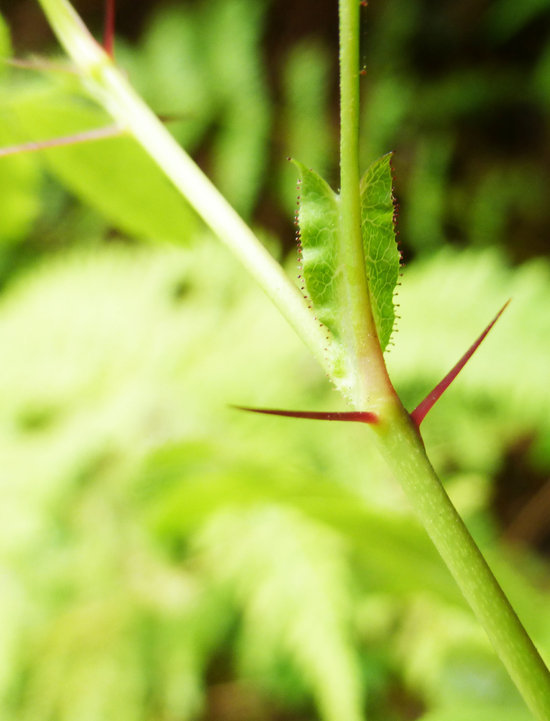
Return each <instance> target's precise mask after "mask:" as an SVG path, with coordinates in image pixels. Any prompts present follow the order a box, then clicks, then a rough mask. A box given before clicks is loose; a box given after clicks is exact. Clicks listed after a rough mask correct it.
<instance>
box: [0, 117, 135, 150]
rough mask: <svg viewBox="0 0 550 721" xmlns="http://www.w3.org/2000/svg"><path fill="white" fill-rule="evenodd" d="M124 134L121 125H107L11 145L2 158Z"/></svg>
mask: <svg viewBox="0 0 550 721" xmlns="http://www.w3.org/2000/svg"><path fill="white" fill-rule="evenodd" d="M123 133H124V130H123V129H122V128H121V127H120V125H106V126H105V127H103V128H94V129H93V130H85V131H83V132H82V133H74V134H73V135H64V136H62V137H60V138H50V140H33V141H31V142H30V143H20V144H19V145H10V146H8V147H6V148H0V158H5V157H6V156H8V155H18V154H19V153H31V152H34V151H36V150H48V149H49V148H59V147H61V146H64V145H76V144H77V143H88V142H90V141H91V140H104V139H105V138H114V137H116V136H117V135H122V134H123Z"/></svg>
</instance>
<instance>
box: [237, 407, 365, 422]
mask: <svg viewBox="0 0 550 721" xmlns="http://www.w3.org/2000/svg"><path fill="white" fill-rule="evenodd" d="M233 408H237V409H238V410H240V411H250V412H251V413H265V414H266V415H270V416H285V417H287V418H308V419H310V420H316V421H348V422H350V421H351V422H356V423H371V424H372V423H378V416H377V415H376V413H370V412H369V411H344V412H338V411H335V412H330V411H329V412H324V411H322V412H317V411H280V410H275V409H272V408H249V407H247V406H233Z"/></svg>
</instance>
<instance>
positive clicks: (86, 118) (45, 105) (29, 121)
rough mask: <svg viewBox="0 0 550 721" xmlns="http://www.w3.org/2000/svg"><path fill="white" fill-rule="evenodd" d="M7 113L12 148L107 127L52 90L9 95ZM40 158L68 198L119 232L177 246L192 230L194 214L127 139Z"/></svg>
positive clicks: (84, 103)
mask: <svg viewBox="0 0 550 721" xmlns="http://www.w3.org/2000/svg"><path fill="white" fill-rule="evenodd" d="M6 111H7V112H6V120H5V122H6V125H8V127H10V128H11V129H12V134H13V131H14V130H15V129H17V133H18V135H17V142H25V141H29V140H48V139H50V138H56V137H60V136H68V135H71V134H74V133H81V132H83V131H86V130H92V129H96V128H101V127H104V126H107V125H109V124H110V123H111V122H112V121H111V120H110V118H109V117H108V116H107V115H106V114H105V113H104V112H103V111H101V110H99V109H98V108H97V107H95V106H94V105H93V104H92V103H90V102H89V101H88V100H87V99H86V98H84V97H82V96H78V95H75V94H72V93H70V92H67V91H66V90H65V89H63V88H54V87H41V88H39V89H32V90H29V91H26V92H19V93H17V92H14V93H12V94H11V97H10V99H9V102H8V104H7V107H6ZM40 155H41V158H44V159H45V161H46V163H47V167H48V169H49V170H50V171H51V172H52V173H53V174H54V176H55V177H56V178H57V179H58V180H59V181H60V182H61V183H62V184H63V185H64V186H65V187H66V188H67V189H68V190H69V191H70V192H72V193H74V194H75V195H76V196H78V197H79V198H80V199H82V200H83V201H84V202H86V203H89V204H90V205H91V206H92V207H94V208H95V209H96V210H98V211H99V212H100V213H102V214H103V215H104V216H105V217H106V218H107V219H108V220H109V222H111V223H112V224H113V226H114V227H116V228H118V229H119V230H121V231H122V232H125V233H128V234H131V235H134V236H138V237H139V238H146V239H154V240H165V241H171V242H175V243H181V242H182V241H183V242H185V241H187V240H189V238H190V235H191V234H192V232H193V231H195V230H196V228H197V219H196V216H195V214H194V213H193V212H192V211H191V209H190V208H189V206H188V205H187V204H186V203H185V201H184V200H183V199H182V198H181V196H180V195H179V193H177V192H176V190H175V189H174V188H173V186H172V185H171V184H170V182H169V181H168V180H167V179H166V178H165V177H164V175H163V174H162V173H161V171H160V170H159V169H158V168H157V167H156V166H155V164H154V163H153V161H152V160H150V158H149V157H148V156H147V155H146V153H145V151H144V150H142V149H141V148H140V147H139V146H138V145H137V143H136V142H135V141H134V140H132V139H131V138H128V137H115V138H109V139H106V140H99V141H94V142H86V143H80V144H77V145H69V146H66V147H57V148H53V149H51V150H47V151H41V154H40ZM22 157H23V156H22Z"/></svg>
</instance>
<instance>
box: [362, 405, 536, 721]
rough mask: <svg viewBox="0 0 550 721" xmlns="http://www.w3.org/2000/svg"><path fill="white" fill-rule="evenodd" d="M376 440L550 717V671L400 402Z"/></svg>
mask: <svg viewBox="0 0 550 721" xmlns="http://www.w3.org/2000/svg"><path fill="white" fill-rule="evenodd" d="M374 428H375V430H376V433H377V439H378V445H379V448H380V450H381V452H382V454H383V455H384V456H385V458H386V461H387V463H388V465H389V466H390V467H391V469H392V471H393V473H394V475H395V477H396V479H397V480H398V481H399V482H400V483H401V485H402V487H403V489H404V491H405V493H406V495H407V496H408V498H409V501H410V503H411V505H412V506H413V507H414V510H415V512H416V514H417V515H418V517H419V519H420V521H421V522H422V524H423V525H424V528H425V529H426V531H427V533H428V535H429V536H430V538H431V539H432V541H433V543H434V545H435V547H436V548H437V550H438V552H439V553H440V555H441V557H442V558H443V560H444V562H445V564H446V565H447V567H448V568H449V570H450V571H451V573H452V575H453V577H454V578H455V580H456V582H457V584H458V586H459V588H460V590H461V591H462V593H463V595H464V597H465V598H466V600H467V601H468V603H469V604H470V606H471V608H472V610H473V611H474V613H475V614H476V616H477V618H478V620H479V622H480V623H481V625H482V626H483V627H484V629H485V631H486V633H487V635H488V637H489V639H490V641H491V643H492V644H493V647H494V648H495V651H496V652H497V654H498V656H499V657H500V659H501V661H502V662H503V663H504V665H505V666H506V668H507V670H508V673H509V674H510V676H511V678H512V680H513V681H514V683H515V684H516V686H517V688H518V690H519V691H520V693H521V695H522V696H523V698H524V700H525V702H526V704H527V705H528V706H529V708H530V709H531V711H532V712H533V714H534V716H535V717H536V718H537V719H539V721H550V673H549V671H548V669H547V667H546V666H545V664H544V661H543V660H542V658H541V657H540V655H539V653H538V651H537V649H536V648H535V646H534V645H533V642H532V641H531V639H530V638H529V636H528V634H527V632H526V631H525V629H524V627H523V626H522V624H521V622H520V620H519V618H518V617H517V615H516V613H515V612H514V610H513V608H512V606H511V605H510V602H509V601H508V599H507V597H506V596H505V594H504V592H503V591H502V589H501V587H500V585H499V584H498V581H497V580H496V578H495V577H494V575H493V573H492V571H491V570H490V568H489V566H488V565H487V562H486V561H485V559H484V557H483V555H482V554H481V551H480V550H479V548H478V547H477V545H476V543H475V541H474V540H473V538H472V536H471V535H470V533H469V531H468V529H467V528H466V526H465V525H464V522H463V521H462V519H461V517H460V516H459V514H458V513H457V511H456V509H455V508H454V506H453V504H452V502H451V500H450V498H449V496H448V495H447V493H446V491H445V489H444V488H443V486H442V484H441V482H440V480H439V478H438V477H437V475H436V473H435V471H434V469H433V467H432V465H431V464H430V461H429V460H428V457H427V456H426V452H425V449H424V444H423V443H422V440H421V438H420V435H419V433H418V430H417V428H416V426H414V424H413V423H412V422H411V420H410V418H409V416H408V414H407V413H406V412H404V411H403V409H402V408H400V407H399V406H398V405H397V404H396V406H395V408H394V412H393V413H392V414H388V415H387V416H386V417H385V419H384V422H383V423H382V424H379V425H378V426H374Z"/></svg>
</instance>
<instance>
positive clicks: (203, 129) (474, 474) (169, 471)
mask: <svg viewBox="0 0 550 721" xmlns="http://www.w3.org/2000/svg"><path fill="white" fill-rule="evenodd" d="M77 7H78V9H79V10H80V11H81V12H82V15H83V17H84V19H85V20H86V22H87V23H89V24H90V27H91V28H92V30H93V31H94V33H96V34H97V35H98V36H99V35H100V34H101V15H102V3H100V2H92V0H90V1H89V2H82V3H78V4H77ZM2 13H3V17H4V19H5V21H6V24H4V23H3V22H2V23H0V54H1V55H3V56H5V57H12V56H13V55H14V54H16V55H17V56H18V57H28V56H29V55H30V54H32V53H34V54H40V55H41V56H48V57H51V58H52V59H55V62H56V63H59V62H60V61H61V57H60V56H59V53H58V51H56V50H55V45H54V43H53V39H52V37H51V34H49V31H48V30H47V26H46V24H45V21H44V20H43V19H42V18H41V16H40V14H39V10H38V7H37V5H36V6H35V5H34V4H32V3H25V2H21V1H20V0H19V1H16V2H7V1H6V2H3V4H2ZM363 13H364V17H363V20H364V23H365V25H364V31H363V33H362V47H363V50H362V58H363V61H364V63H365V65H366V68H367V74H366V76H365V77H364V78H363V79H362V81H361V82H362V88H363V108H362V133H361V135H362V163H363V168H364V167H366V165H367V164H368V163H369V162H371V161H372V160H373V159H375V158H376V157H378V156H380V155H382V154H383V153H385V152H388V151H390V150H394V151H395V156H394V158H395V159H394V166H395V185H396V195H397V198H398V201H399V204H400V215H399V230H400V239H401V242H402V248H403V250H404V257H405V262H406V268H405V272H404V276H403V278H402V286H401V287H400V292H399V297H398V303H399V304H400V307H399V309H398V313H399V315H400V316H401V319H400V321H399V325H398V332H397V333H396V334H394V336H393V343H394V346H392V347H391V350H390V352H389V353H388V354H387V358H388V365H389V367H390V370H391V373H392V378H393V379H394V382H395V385H396V387H397V388H398V390H399V392H400V393H401V394H402V397H403V399H404V401H405V404H406V406H407V407H408V408H413V407H414V406H415V405H416V403H418V402H419V401H420V400H421V399H422V397H423V395H424V394H425V393H426V392H427V391H428V390H429V389H430V388H431V387H432V386H433V385H434V384H435V383H436V382H437V381H438V380H439V379H440V378H441V376H442V375H443V374H444V373H446V371H447V370H448V369H449V368H450V367H451V366H452V365H453V363H454V362H455V361H456V360H457V358H458V357H459V356H460V355H461V354H462V353H463V352H464V351H465V350H466V348H467V347H468V346H469V345H470V343H471V342H472V341H473V340H474V338H475V337H476V336H477V335H478V334H479V332H480V331H481V330H482V329H483V328H484V327H485V325H486V324H487V323H488V322H489V320H490V319H491V318H492V317H493V316H494V314H495V313H496V311H497V310H498V308H499V307H500V306H501V305H502V304H503V302H504V301H505V300H506V299H507V298H509V297H511V298H512V303H511V305H510V307H509V309H508V310H507V311H506V313H505V314H504V316H503V317H502V319H501V320H500V321H499V323H498V325H497V327H496V328H495V329H494V330H493V331H492V333H491V336H490V337H489V338H488V339H487V340H486V341H485V342H484V344H483V346H482V348H481V349H480V350H479V352H478V354H477V355H476V357H475V358H474V359H473V360H472V361H471V363H470V364H469V366H468V367H467V368H466V369H465V370H464V371H463V373H462V374H461V376H460V378H459V379H458V380H457V381H456V384H455V385H453V387H452V389H451V390H449V391H448V393H447V394H446V395H445V397H444V398H443V399H442V400H441V401H440V402H439V403H438V405H437V406H436V407H435V408H434V410H433V411H432V412H431V414H430V416H429V417H428V418H427V420H426V421H425V423H424V424H423V435H424V438H425V441H426V446H427V448H428V452H429V455H430V457H431V458H432V460H433V462H434V465H435V466H436V468H437V470H438V471H439V472H440V474H441V476H442V478H443V479H444V481H445V484H446V487H447V489H448V491H449V493H450V495H451V497H452V499H453V501H454V502H455V504H456V505H457V507H458V508H459V510H460V511H461V513H462V514H463V516H464V518H465V520H466V522H467V524H468V526H469V528H470V529H471V531H472V533H473V534H474V536H475V538H476V539H477V540H478V542H479V543H480V545H481V547H482V549H483V551H484V552H485V553H486V555H487V556H488V558H489V560H490V562H491V565H492V566H493V568H494V569H495V572H496V574H497V576H498V578H499V579H500V580H501V581H502V584H503V586H504V588H505V590H506V592H507V593H508V594H509V595H510V597H511V599H512V602H513V604H514V605H515V607H516V608H517V610H518V612H519V614H520V616H521V617H522V619H523V620H524V622H525V624H526V626H527V628H528V630H529V631H530V632H531V633H532V635H533V638H534V639H535V641H536V643H537V644H538V645H539V647H540V649H541V651H542V653H543V655H545V657H546V658H547V659H548V658H550V613H549V611H548V608H549V600H550V594H549V590H548V589H549V584H550V572H549V567H548V554H549V552H550V531H549V528H550V525H549V519H550V413H549V411H548V408H549V406H550V340H549V339H550V263H549V258H548V249H549V245H548V236H547V232H548V231H547V228H548V227H549V215H550V203H549V202H548V198H549V197H550V182H549V180H550V179H549V173H550V171H549V164H548V159H549V157H550V134H549V131H550V124H549V122H548V121H549V118H548V115H549V112H550V5H549V3H548V2H546V0H524V2H523V3H521V4H518V3H517V2H511V0H498V1H497V0H493V1H489V0H485V1H481V0H476V2H462V3H456V2H451V1H450V0H449V1H447V2H444V1H442V0H439V2H431V1H428V0H417V1H413V2H411V0H371V4H370V7H369V8H368V10H367V11H366V13H365V11H363ZM117 14H118V25H119V28H120V38H119V40H118V42H117V46H116V57H117V60H118V62H119V64H120V65H121V67H123V68H124V69H125V70H126V72H127V73H128V75H129V77H130V79H131V80H132V82H133V83H134V84H135V86H136V87H137V88H138V89H139V90H140V91H141V92H142V93H143V95H144V97H145V98H146V99H147V100H148V101H149V103H150V104H151V106H152V107H153V108H154V109H155V110H156V111H157V112H158V113H160V114H165V115H169V116H171V118H172V122H170V124H169V127H170V129H171V130H172V131H173V132H174V134H175V135H176V137H177V138H178V140H179V141H180V142H181V143H182V144H183V145H184V147H185V148H186V149H188V150H189V152H190V153H191V154H192V155H193V157H194V158H195V159H196V160H197V162H198V163H199V164H200V165H201V167H203V168H204V169H205V170H206V171H207V172H208V174H209V175H210V176H211V177H212V178H213V179H214V180H215V182H216V184H217V185H218V186H219V187H220V188H221V189H222V191H223V192H224V193H225V194H226V196H227V197H228V199H229V200H230V201H231V203H232V204H233V205H234V206H235V207H236V208H237V209H238V210H239V212H240V213H241V214H242V215H243V216H244V217H245V218H246V219H247V221H248V222H250V223H251V224H252V226H253V227H254V229H255V230H257V232H258V233H259V234H260V237H261V238H262V240H264V241H265V243H266V245H268V247H269V248H270V250H271V251H272V252H273V253H274V254H275V255H276V256H277V257H278V258H280V259H281V260H282V261H283V262H284V263H285V264H286V266H287V268H288V272H289V275H290V276H291V277H296V275H297V272H298V271H297V258H296V249H295V244H294V243H295V238H294V236H295V228H294V225H293V220H294V214H295V212H296V170H295V168H294V166H293V165H292V164H289V163H288V162H287V161H286V157H287V156H292V157H295V158H297V159H299V160H300V161H301V162H303V163H304V164H305V165H306V166H308V167H312V168H314V169H315V170H316V171H317V172H319V173H321V174H322V175H323V176H324V177H326V178H327V179H329V180H330V181H331V183H332V185H333V187H334V188H335V189H337V185H338V179H337V148H338V126H337V100H338V97H337V65H336V63H337V8H336V3H332V4H329V3H327V4H326V7H325V6H324V4H322V3H318V2H313V0H304V1H303V2H302V1H299V2H294V3H291V2H290V1H288V2H287V0H281V1H280V2H277V1H276V0H273V1H272V2H268V1H267V0H265V1H264V0H210V2H201V1H199V0H197V1H196V2H179V3H172V4H164V3H146V2H143V3H140V4H139V5H136V4H135V3H132V2H130V1H129V0H128V2H121V3H120V6H119V7H118V10H117ZM8 27H9V30H8ZM10 36H11V41H10ZM10 43H11V45H10ZM56 53H57V54H56ZM0 73H1V75H0V144H1V145H2V146H7V145H11V144H14V143H19V142H24V141H26V140H31V139H34V140H38V139H45V138H50V137H54V136H56V135H63V134H69V133H71V132H76V131H78V130H83V129H86V128H92V127H98V126H101V125H103V124H105V123H106V122H108V119H107V118H106V117H105V116H104V115H103V114H102V113H101V111H99V110H98V108H97V107H95V106H94V105H93V104H92V103H91V102H90V101H88V100H87V99H86V98H84V97H83V96H82V93H81V91H80V89H79V85H78V81H77V79H76V78H75V77H74V76H73V75H71V74H69V73H67V72H65V71H63V70H59V69H56V70H51V71H49V72H42V71H35V70H22V69H15V68H12V67H9V66H7V65H5V64H2V65H0ZM0 284H1V294H0V361H1V363H0V398H1V403H0V459H1V473H0V499H1V502H0V521H1V522H0V609H1V619H2V623H1V624H0V719H1V721H4V720H5V721H13V719H18V721H19V720H21V721H105V720H106V721H111V720H113V721H114V720H115V719H116V721H142V720H143V721H187V720H189V721H191V720H194V719H197V720H202V721H237V720H238V721H264V720H265V721H314V720H317V719H322V720H323V721H336V720H338V721H355V720H357V721H360V720H361V719H372V720H373V721H407V720H409V719H422V720H423V721H454V720H455V719H456V721H465V720H466V721H478V719H479V721H492V720H493V719H499V720H503V721H523V720H524V719H529V715H528V712H527V711H526V710H525V708H524V706H523V703H522V701H521V700H520V698H519V696H518V695H517V692H516V691H515V690H514V688H513V687H512V685H511V682H510V681H509V680H508V679H507V677H506V674H505V672H504V671H503V669H502V668H501V665H500V663H499V661H498V659H496V658H495V656H494V654H493V652H492V650H491V648H490V646H489V644H488V642H487V640H486V639H485V637H484V634H483V632H482V631H481V629H480V628H479V626H478V624H477V623H476V621H475V620H474V619H473V617H472V614H471V612H470V611H469V609H468V608H467V607H466V604H465V602H464V601H463V600H462V598H461V596H460V593H459V592H458V590H457V589H456V588H455V586H454V583H453V581H452V579H451V578H450V576H449V574H448V572H447V571H446V569H445V567H444V566H443V564H442V562H441V561H440V560H439V558H438V557H437V555H436V553H435V551H433V550H432V548H431V545H430V543H429V541H428V540H427V537H426V536H425V534H424V532H423V530H422V529H421V528H420V527H419V526H418V524H417V523H416V521H415V519H414V518H413V517H412V516H411V513H410V511H409V508H408V506H407V503H406V501H405V499H404V498H403V497H402V495H401V492H400V490H399V487H398V485H397V484H396V482H395V480H394V479H392V478H391V477H389V476H388V472H387V470H386V469H385V467H384V465H383V463H382V461H381V460H380V459H378V457H377V456H376V453H375V451H374V449H373V448H372V447H371V446H370V444H369V438H368V434H367V433H366V432H365V429H363V428H362V427H356V426H355V425H354V424H330V423H313V422H311V423H309V422H306V421H298V420H293V419H283V418H268V417H259V416H258V417H256V416H252V415H246V414H243V413H239V412H237V411H235V410H233V409H232V408H231V407H230V405H231V404H242V405H257V406H267V407H280V408H296V409H306V408H307V409H312V410H337V409H340V408H342V402H341V400H339V398H338V397H337V395H336V393H334V391H333V390H331V388H330V387H329V385H328V382H327V381H326V379H325V378H324V377H323V375H322V373H321V372H320V371H319V370H318V369H317V367H316V366H315V364H314V362H313V360H312V359H311V358H309V356H308V354H307V351H306V350H305V348H303V347H302V346H301V344H300V342H299V341H298V340H297V339H296V338H295V337H294V335H293V333H292V331H291V330H290V329H289V328H288V327H287V326H286V324H285V323H284V321H283V320H282V319H280V318H279V317H278V315H277V313H276V312H275V310H274V309H273V308H272V307H271V306H270V304H269V301H268V300H267V299H266V298H265V297H264V296H263V294H262V293H261V292H260V291H259V290H258V289H257V287H256V286H255V285H254V283H253V281H252V280H251V279H249V278H248V277H247V276H246V275H245V274H244V272H243V271H242V270H241V269H240V267H239V266H238V265H237V263H236V262H235V261H234V260H233V259H232V258H231V257H230V256H229V254H228V252H227V251H226V250H225V249H223V248H222V247H221V246H219V245H218V244H217V243H216V241H215V240H213V239H212V238H210V237H209V235H208V233H207V231H206V230H205V228H204V226H203V225H202V224H201V222H200V221H199V220H198V219H197V218H196V217H195V215H194V213H193V212H192V211H191V210H190V209H189V208H188V207H187V206H186V205H185V203H183V202H182V201H181V199H180V198H179V197H178V195H177V194H176V192H175V191H173V189H172V188H171V186H169V184H168V182H167V181H166V180H165V179H164V178H163V177H162V175H160V173H159V172H158V171H156V170H155V168H154V167H153V166H152V164H151V163H150V161H148V159H147V158H146V157H145V156H144V155H143V153H142V152H141V151H140V150H139V149H138V148H137V147H136V146H135V145H134V144H133V143H132V142H131V141H130V140H127V139H126V140H124V139H113V140H107V141H101V142H96V143H90V144H88V145H82V146H78V147H76V146H75V147H72V148H64V149H55V150H51V151H47V152H43V153H39V154H27V155H18V156H16V157H11V158H2V159H0Z"/></svg>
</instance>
